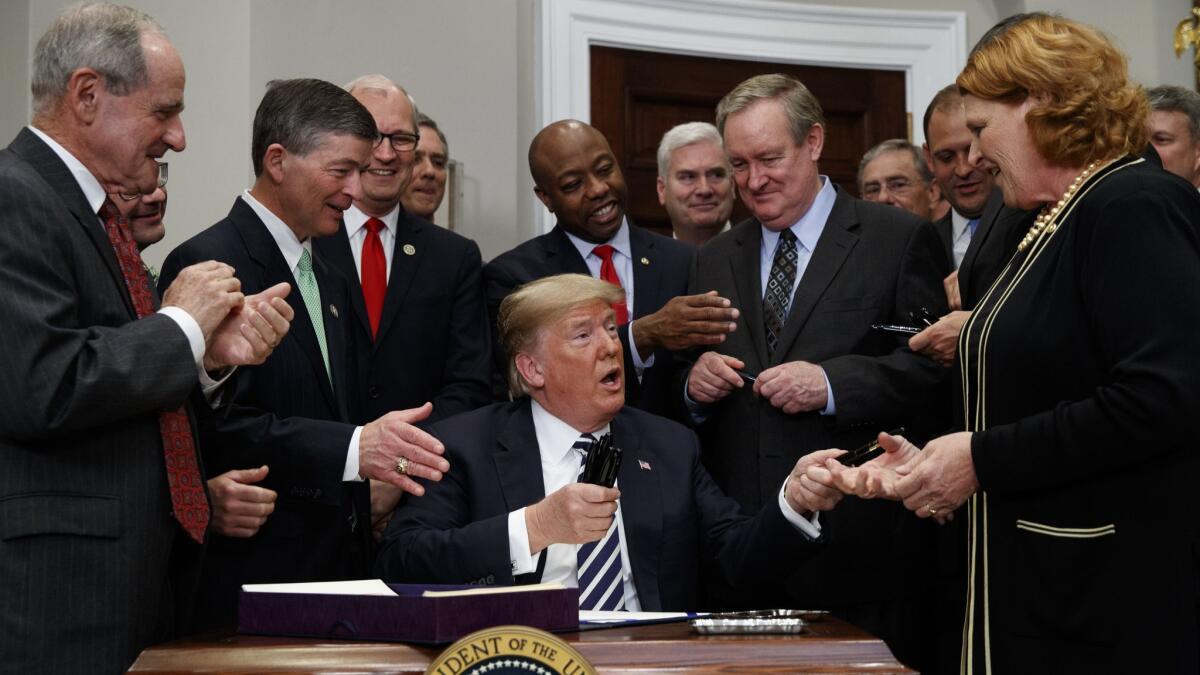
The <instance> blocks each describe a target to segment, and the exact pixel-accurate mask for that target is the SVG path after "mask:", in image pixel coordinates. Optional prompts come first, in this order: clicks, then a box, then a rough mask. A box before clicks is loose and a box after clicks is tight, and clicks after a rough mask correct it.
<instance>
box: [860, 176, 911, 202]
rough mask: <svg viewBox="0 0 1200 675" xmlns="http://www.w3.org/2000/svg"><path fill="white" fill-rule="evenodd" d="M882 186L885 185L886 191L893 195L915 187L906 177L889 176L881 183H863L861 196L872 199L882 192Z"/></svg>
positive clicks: (901, 193)
mask: <svg viewBox="0 0 1200 675" xmlns="http://www.w3.org/2000/svg"><path fill="white" fill-rule="evenodd" d="M884 186H887V191H888V192H890V193H892V194H894V195H903V194H906V193H908V192H911V191H912V189H913V188H914V187H916V185H915V184H914V183H913V182H912V181H911V180H909V179H907V178H889V179H888V180H887V181H885V182H884V183H883V184H880V183H875V182H871V183H867V184H866V185H864V186H863V197H865V198H867V199H874V198H875V197H878V196H879V193H881V192H883V188H884Z"/></svg>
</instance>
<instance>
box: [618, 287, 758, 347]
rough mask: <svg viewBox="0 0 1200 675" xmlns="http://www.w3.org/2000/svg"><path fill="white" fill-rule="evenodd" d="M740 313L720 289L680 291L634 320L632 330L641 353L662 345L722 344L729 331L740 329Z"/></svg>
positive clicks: (695, 345)
mask: <svg viewBox="0 0 1200 675" xmlns="http://www.w3.org/2000/svg"><path fill="white" fill-rule="evenodd" d="M738 314H739V312H738V310H737V309H735V308H733V307H732V306H731V304H730V302H729V301H728V300H726V299H725V298H722V297H721V296H719V295H717V292H716V291H709V292H707V293H702V294H700V295H679V296H676V297H674V298H671V299H670V300H668V301H667V304H665V305H663V306H662V309H659V310H658V311H657V312H655V313H653V314H650V315H648V316H643V317H642V318H640V319H638V320H636V321H634V322H633V323H634V325H633V326H631V331H632V333H633V339H634V344H635V346H636V347H637V350H638V354H641V355H642V356H644V357H645V358H649V355H650V354H652V353H653V352H654V350H655V349H658V348H659V347H665V348H666V349H669V350H671V351H679V350H681V349H687V348H689V347H697V346H702V345H716V344H720V343H722V342H724V341H725V334H726V333H732V332H733V331H735V330H737V324H736V323H734V321H736V320H737V318H738ZM643 360H645V359H643Z"/></svg>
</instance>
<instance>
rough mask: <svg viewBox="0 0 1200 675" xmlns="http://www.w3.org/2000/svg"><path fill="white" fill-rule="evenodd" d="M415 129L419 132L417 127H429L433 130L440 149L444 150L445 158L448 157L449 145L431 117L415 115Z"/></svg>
mask: <svg viewBox="0 0 1200 675" xmlns="http://www.w3.org/2000/svg"><path fill="white" fill-rule="evenodd" d="M417 127H418V131H419V130H420V129H419V127H429V128H430V129H433V131H434V132H435V133H436V134H437V136H438V139H439V140H440V141H441V142H442V147H443V148H445V149H446V157H449V156H450V144H449V143H447V142H446V134H443V133H442V130H441V129H440V128H438V123H437V122H436V121H435V120H434V119H433V118H432V117H430V116H429V115H426V114H425V113H421V114H420V115H417Z"/></svg>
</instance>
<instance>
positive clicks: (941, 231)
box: [933, 208, 954, 266]
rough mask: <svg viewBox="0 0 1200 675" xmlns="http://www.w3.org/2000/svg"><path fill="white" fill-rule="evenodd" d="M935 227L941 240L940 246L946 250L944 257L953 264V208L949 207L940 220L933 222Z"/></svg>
mask: <svg viewBox="0 0 1200 675" xmlns="http://www.w3.org/2000/svg"><path fill="white" fill-rule="evenodd" d="M933 226H934V228H935V229H937V233H938V237H940V238H941V240H942V248H944V249H945V250H946V257H947V258H948V259H949V260H950V265H951V266H953V265H954V209H953V208H951V209H950V210H949V211H947V212H946V215H945V216H943V217H942V219H941V220H939V221H937V222H936V223H934V224H933Z"/></svg>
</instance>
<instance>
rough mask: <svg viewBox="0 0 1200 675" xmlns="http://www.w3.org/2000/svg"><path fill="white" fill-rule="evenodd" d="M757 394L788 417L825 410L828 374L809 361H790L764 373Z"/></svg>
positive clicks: (755, 388) (759, 379)
mask: <svg viewBox="0 0 1200 675" xmlns="http://www.w3.org/2000/svg"><path fill="white" fill-rule="evenodd" d="M754 393H755V394H756V395H758V396H761V397H763V398H765V399H767V400H768V401H769V402H770V403H771V405H773V406H775V407H776V408H779V409H780V410H782V411H783V412H785V413H787V414H789V415H795V414H796V413H801V412H808V411H810V410H824V409H825V406H826V405H828V403H829V392H828V391H826V388H825V371H824V370H823V369H822V368H821V367H820V366H818V365H816V364H813V363H809V362H807V361H789V362H788V363H781V364H779V365H778V366H775V367H773V368H767V369H766V370H764V371H762V372H761V373H759V375H758V381H757V382H755V383H754Z"/></svg>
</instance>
